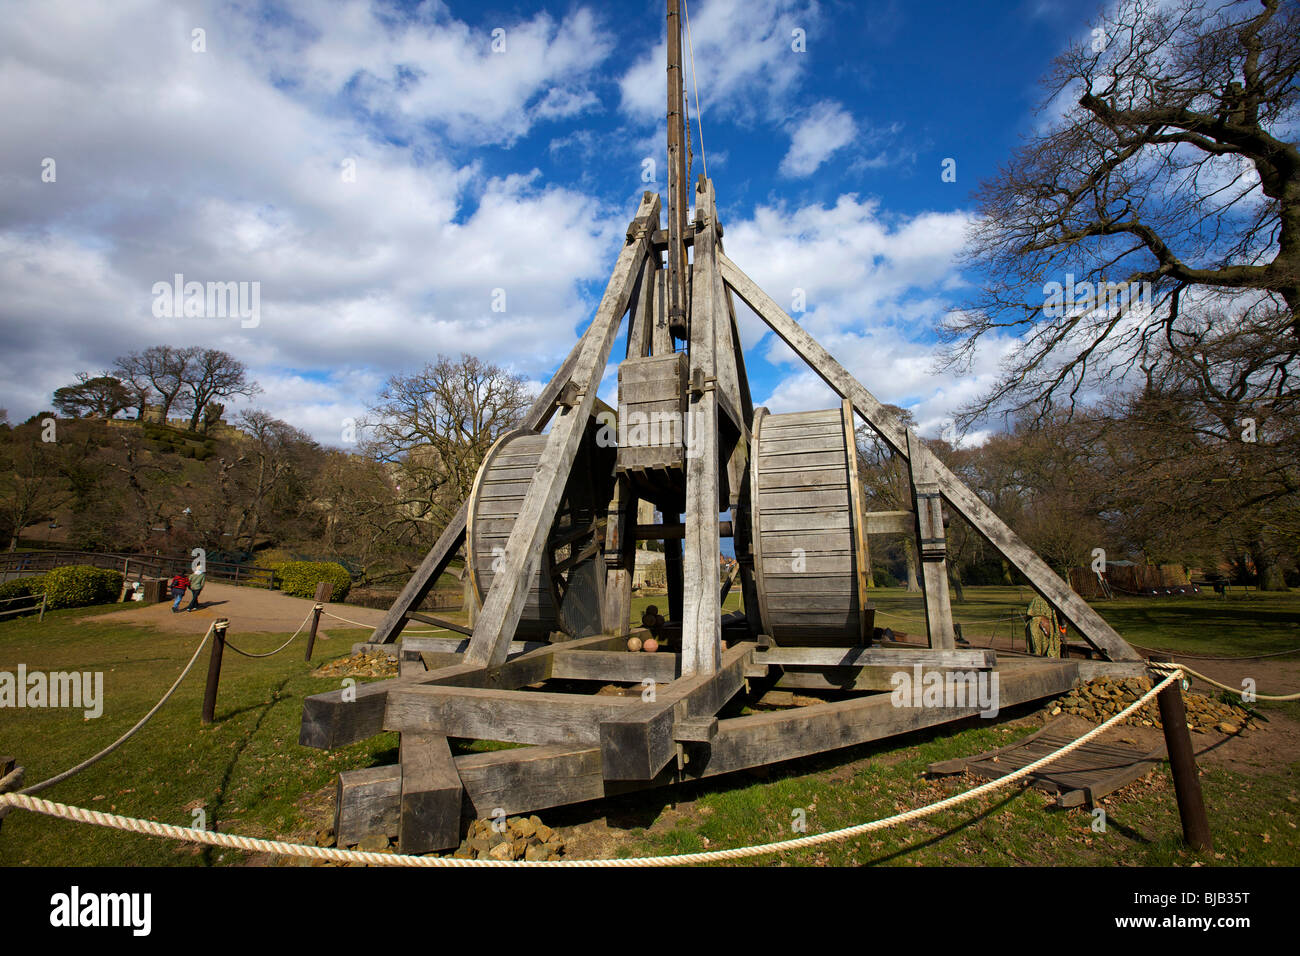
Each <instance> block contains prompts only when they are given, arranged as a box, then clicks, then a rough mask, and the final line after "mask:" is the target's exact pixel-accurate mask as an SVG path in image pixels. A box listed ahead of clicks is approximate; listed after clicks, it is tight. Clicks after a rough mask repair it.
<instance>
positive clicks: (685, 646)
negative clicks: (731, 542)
mask: <svg viewBox="0 0 1300 956" xmlns="http://www.w3.org/2000/svg"><path fill="white" fill-rule="evenodd" d="M695 211H696V212H695V221H696V231H695V262H694V268H693V273H692V275H693V280H694V282H693V291H692V293H691V315H690V343H691V349H690V392H691V395H690V410H689V413H688V414H689V415H690V418H689V424H688V427H687V429H686V435H687V448H686V540H685V543H684V545H683V553H682V581H683V590H682V648H681V655H682V657H681V661H682V677H694V676H700V677H707V676H708V675H710V674H714V673H716V672H717V670H718V665H719V664H720V663H721V656H722V609H721V607H720V606H719V604H718V554H719V549H718V511H719V510H720V501H719V495H720V491H719V487H718V460H719V459H718V455H719V452H718V389H719V387H720V386H719V383H718V365H717V354H716V345H717V336H716V335H715V333H714V327H715V324H716V323H717V321H718V320H719V314H720V312H721V306H722V303H721V302H718V301H717V287H716V284H715V283H714V270H715V269H716V268H717V261H716V250H715V248H714V237H715V236H716V234H717V233H716V228H717V223H716V212H715V208H714V197H713V184H712V183H711V182H709V180H707V179H705V178H704V177H703V176H701V177H700V181H699V186H698V187H697V189H696V194H695Z"/></svg>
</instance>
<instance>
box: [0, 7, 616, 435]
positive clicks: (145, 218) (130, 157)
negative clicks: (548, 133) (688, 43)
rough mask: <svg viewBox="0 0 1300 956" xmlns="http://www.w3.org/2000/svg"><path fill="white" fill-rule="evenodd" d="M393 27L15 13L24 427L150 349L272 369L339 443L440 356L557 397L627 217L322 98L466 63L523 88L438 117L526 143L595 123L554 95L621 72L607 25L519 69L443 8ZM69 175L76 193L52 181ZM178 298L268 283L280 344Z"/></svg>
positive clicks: (266, 297)
mask: <svg viewBox="0 0 1300 956" xmlns="http://www.w3.org/2000/svg"><path fill="white" fill-rule="evenodd" d="M336 9H337V22H335V21H334V20H332V19H331V18H332V17H334V16H335V12H334V11H336ZM376 9H377V8H375V7H373V6H372V5H370V4H365V3H349V4H346V5H343V6H339V7H337V8H336V6H335V5H332V4H323V5H311V4H304V5H295V6H294V8H293V10H294V16H295V17H296V18H297V19H295V20H293V21H292V22H291V23H289V24H279V23H275V22H268V21H267V20H265V19H263V18H261V17H259V16H256V15H247V16H246V15H245V12H244V11H242V10H241V9H240V8H236V7H232V6H226V5H220V6H218V5H213V6H206V5H200V4H193V5H189V6H181V7H175V8H173V7H166V6H150V5H147V4H143V3H139V4H131V5H126V4H122V5H116V4H114V5H95V6H92V7H91V8H76V9H72V8H70V7H68V8H65V7H60V6H56V5H53V4H45V3H40V2H35V3H30V4H26V5H24V6H22V7H21V8H20V9H16V10H11V11H9V12H10V22H11V26H12V29H6V31H4V33H3V34H2V35H0V111H2V112H3V114H4V116H5V117H6V126H7V129H6V136H5V137H4V138H3V140H0V282H3V287H4V288H5V290H6V295H5V296H4V297H3V299H2V300H0V323H3V327H4V328H5V330H6V337H7V345H6V349H5V350H4V351H3V353H2V354H0V377H2V378H3V381H4V382H5V397H4V400H3V401H2V402H0V404H3V405H4V406H6V407H7V408H8V409H9V411H10V414H11V417H14V418H22V417H26V416H27V415H29V414H31V413H33V412H36V411H39V410H42V409H44V408H45V407H47V406H48V403H49V396H50V394H51V393H52V391H53V390H54V389H55V388H57V387H59V386H61V385H64V384H67V382H68V381H70V380H71V378H72V375H73V372H74V371H76V370H87V371H92V372H93V371H98V370H100V369H104V368H107V367H108V366H109V365H110V364H111V362H112V360H113V359H114V358H115V357H116V356H117V355H120V354H123V353H125V352H127V351H130V350H132V349H138V348H142V347H145V346H148V345H153V344H160V343H170V344H175V345H203V346H209V347H216V348H222V349H225V350H227V351H230V352H232V353H233V354H235V355H236V356H238V357H239V358H240V359H242V360H243V361H245V362H246V363H247V364H248V365H249V366H250V369H251V371H252V374H253V377H254V378H255V379H257V381H259V382H260V383H261V385H262V386H263V388H264V392H263V393H262V394H261V395H260V396H258V398H257V404H258V405H259V406H261V407H265V408H267V410H269V411H270V412H271V413H272V414H275V415H277V416H279V417H282V418H285V419H286V420H289V421H292V422H294V423H295V424H299V425H300V426H301V427H305V428H309V429H311V430H312V431H313V434H316V435H317V437H318V438H320V439H321V440H323V441H330V442H337V441H338V434H339V431H340V424H339V423H340V421H341V419H342V418H345V417H350V416H355V415H356V414H357V413H358V412H359V411H360V409H361V407H362V406H363V405H364V403H365V402H366V401H367V400H369V399H370V398H371V397H372V396H373V394H374V390H375V387H376V386H377V384H378V383H379V382H380V381H381V380H382V379H383V378H384V377H386V376H387V375H388V374H391V373H392V372H394V371H403V370H406V371H413V370H415V369H416V368H418V367H419V366H420V365H422V364H423V363H424V362H425V361H429V360H432V359H433V358H434V357H435V356H436V355H437V354H438V353H446V354H451V355H455V354H458V353H460V352H462V351H464V352H472V353H475V354H478V355H480V356H482V357H484V358H486V359H489V360H492V361H496V362H498V363H501V364H504V365H506V366H508V367H510V368H512V369H514V370H517V371H520V372H522V373H524V374H528V375H534V376H537V375H541V374H543V373H545V372H547V371H548V370H549V369H550V368H552V367H553V366H554V364H555V363H556V362H557V361H558V360H559V359H560V358H562V357H563V355H564V354H565V353H566V352H567V351H568V348H569V345H570V344H571V342H572V339H573V333H574V330H575V328H576V327H577V326H578V325H579V324H580V323H581V322H582V321H583V320H584V319H586V318H587V317H589V315H590V311H591V308H592V306H593V305H594V300H595V298H598V297H599V294H600V288H601V287H603V281H604V279H605V276H606V274H607V270H608V267H609V265H610V264H611V262H612V260H613V257H614V255H615V254H616V252H617V250H618V248H619V239H620V237H621V234H622V230H623V228H624V227H625V225H626V218H627V211H626V209H624V208H623V207H622V206H618V207H614V206H612V205H610V206H607V205H605V204H603V203H601V202H600V201H598V200H596V201H593V198H592V197H591V196H590V195H588V194H583V193H579V192H577V191H576V190H574V189H573V188H569V187H566V186H562V185H557V184H555V183H551V182H547V181H545V180H543V179H542V178H541V177H540V176H539V175H538V174H537V172H536V171H531V172H524V173H516V174H513V175H489V174H486V173H485V172H484V171H483V170H482V168H481V167H480V166H479V165H478V164H477V163H470V164H469V165H460V164H458V163H457V162H456V160H455V159H454V158H453V157H452V155H450V153H449V152H448V150H447V148H446V147H445V144H444V142H443V140H442V139H437V138H431V139H427V140H425V141H422V142H418V143H416V142H407V141H404V140H393V139H390V138H388V137H384V136H378V135H376V134H375V128H374V123H373V122H372V120H373V117H371V116H370V115H368V114H362V115H358V114H356V113H355V111H352V110H335V109H332V108H330V107H329V106H328V105H322V102H321V98H320V97H318V96H317V95H316V94H317V92H318V91H328V90H330V89H331V88H333V87H332V86H331V84H333V85H334V86H338V85H346V84H347V83H348V79H347V77H349V76H354V77H355V76H356V75H358V70H360V69H361V68H362V67H353V68H348V67H347V66H346V64H347V62H348V60H349V58H354V59H355V63H357V64H361V65H362V66H364V69H365V71H366V72H367V74H368V75H372V76H375V77H387V78H388V79H389V80H392V78H393V76H394V75H395V74H394V70H395V69H396V67H395V64H400V63H403V62H406V61H407V59H410V60H411V62H415V61H417V60H418V61H420V62H425V61H426V60H427V61H428V64H429V65H428V66H427V69H426V74H427V75H428V77H432V76H433V73H432V72H430V71H432V70H434V66H433V65H432V64H433V62H434V61H435V60H437V57H436V56H435V55H434V54H435V52H437V51H438V50H443V51H444V52H445V55H446V56H449V57H453V58H454V57H457V56H459V57H461V58H469V59H470V60H473V61H474V63H475V64H476V66H475V68H476V69H479V70H481V71H490V70H494V69H495V70H502V71H505V73H509V74H511V78H507V77H505V75H504V74H503V75H502V77H500V78H499V82H497V83H496V84H495V85H494V84H493V83H491V82H489V81H488V80H483V82H484V83H485V84H486V86H485V87H483V88H480V89H479V91H478V93H477V94H475V95H476V96H477V97H478V99H473V97H471V100H473V102H472V103H471V106H470V107H466V106H465V102H464V98H463V97H462V98H461V100H462V101H461V103H460V104H459V105H454V106H447V107H446V110H447V111H446V112H444V113H442V114H439V116H438V117H436V118H438V119H440V120H441V121H442V122H443V123H444V124H445V126H446V127H447V129H448V130H452V129H454V130H455V131H457V132H458V133H463V134H464V135H466V136H470V137H475V136H481V135H486V134H484V133H482V131H481V130H478V129H477V127H476V126H475V123H479V122H480V121H481V122H482V123H484V124H486V125H485V126H484V128H485V129H486V128H487V127H489V126H492V124H493V123H497V124H499V125H500V128H501V129H502V130H504V131H505V133H503V134H502V135H513V134H512V133H511V131H512V130H514V131H518V130H520V129H522V128H524V126H525V125H526V124H527V123H529V122H534V121H537V120H538V119H539V118H540V117H542V116H543V115H545V114H548V113H550V114H560V113H565V112H572V111H573V110H576V109H583V108H586V104H588V103H589V98H588V96H587V95H586V93H584V92H583V91H582V90H581V89H578V90H576V91H572V90H571V91H569V92H564V91H563V88H562V87H556V86H553V85H552V81H553V79H554V77H555V75H557V74H558V73H561V72H566V73H572V74H574V75H580V74H581V72H582V70H583V69H585V68H586V67H587V66H588V65H589V64H590V63H592V62H593V60H594V59H596V58H598V57H599V56H601V55H603V54H602V53H601V47H600V45H599V43H597V42H596V41H595V40H594V39H593V38H594V37H595V33H594V32H593V31H594V30H595V26H594V24H595V21H594V19H593V18H592V17H591V16H590V15H589V14H586V13H585V12H583V11H581V10H580V11H577V12H576V13H574V14H573V15H572V16H570V17H568V18H567V19H566V20H565V22H564V23H563V24H562V25H556V24H554V23H552V22H550V21H549V20H547V19H546V18H545V17H541V16H539V17H534V18H533V19H532V20H529V21H525V22H523V23H521V24H516V25H513V26H512V25H509V24H508V25H507V34H506V42H507V50H509V51H513V53H508V54H502V55H497V54H492V53H491V52H490V46H489V45H488V43H486V42H485V43H484V44H483V45H482V48H481V49H480V48H477V47H474V46H473V44H471V43H470V42H469V41H470V39H472V37H470V33H471V32H472V31H469V28H468V27H465V26H464V25H463V24H458V23H457V22H456V21H453V20H451V19H450V18H449V15H448V14H447V13H446V11H445V9H443V8H442V7H440V6H438V5H427V6H426V7H425V8H421V11H420V16H419V17H417V19H416V20H415V21H414V22H413V23H408V24H405V25H394V24H391V23H387V22H381V21H380V19H379V14H378V13H377V12H376ZM194 24H206V25H207V35H206V47H207V51H206V52H205V53H196V52H194V51H193V49H192V48H191V28H192V27H193V25H194ZM352 27H355V31H356V32H354V33H349V29H350V28H352ZM254 34H256V35H257V37H258V42H257V43H252V42H246V41H247V39H248V38H249V37H252V36H253V35H254ZM449 37H450V38H451V39H448V38H449ZM457 37H459V38H460V40H461V41H462V46H461V47H455V45H454V44H453V43H452V40H454V39H455V38H457ZM369 43H373V44H376V45H377V46H378V47H380V48H382V49H380V50H370V47H369V46H368V45H367V44H369ZM440 43H445V44H451V45H448V46H446V47H445V49H444V48H443V47H439V46H437V44H440ZM293 44H297V45H299V46H300V47H301V48H302V49H304V50H308V51H310V50H314V51H315V53H314V54H312V56H309V57H307V60H306V65H304V66H302V67H301V69H300V74H299V75H298V77H297V79H296V80H291V79H289V78H286V76H285V75H284V73H283V72H281V71H276V70H273V69H271V67H270V65H269V64H270V63H271V61H272V60H273V59H274V56H273V53H274V51H275V50H278V49H283V48H285V47H287V46H290V45H293ZM390 47H395V49H390ZM417 54H418V55H417ZM511 55H517V56H518V57H519V58H520V61H526V68H525V67H524V66H521V65H520V63H519V62H516V61H512V60H510V59H509V58H508V57H509V56H511ZM493 56H505V57H507V58H506V59H502V60H499V61H498V60H494V59H489V57H493ZM566 62H571V64H572V65H573V70H572V71H566V70H565V63H566ZM512 64H513V65H512ZM349 69H351V72H349ZM431 82H433V79H425V80H421V79H419V78H414V79H412V80H411V81H410V82H409V83H406V84H402V83H396V82H393V83H390V84H389V85H390V87H391V88H389V89H387V90H386V91H382V90H379V88H378V87H374V88H372V89H371V90H370V92H369V93H367V95H368V96H372V97H379V98H380V99H383V98H385V97H386V98H387V100H385V102H386V103H387V105H386V106H385V109H393V110H397V111H398V112H401V111H402V110H406V111H407V112H406V114H405V115H408V116H410V117H412V118H419V119H432V118H435V117H434V112H433V111H434V106H433V105H432V99H429V100H428V101H426V100H424V99H422V95H423V94H421V92H420V88H421V86H422V84H424V83H431ZM557 90H560V91H559V92H557ZM426 92H427V91H426ZM450 92H452V93H455V92H456V90H455V89H452V90H451V91H450ZM448 99H449V100H450V101H455V100H456V97H455V96H451V97H449V98H448ZM375 102H379V100H375ZM403 104H405V105H403ZM471 107H472V108H471ZM476 109H481V110H483V111H484V112H483V113H482V115H481V116H479V115H478V114H475V115H476V116H478V118H477V119H474V118H472V117H470V116H469V114H470V113H473V112H474V110H476ZM457 111H463V112H464V113H465V116H463V117H462V116H459V113H458V112H457ZM47 158H49V159H52V160H54V161H55V164H56V165H55V169H56V171H57V172H56V177H55V179H54V181H53V182H46V181H43V180H42V177H41V173H42V168H43V167H42V161H43V160H44V159H47ZM176 273H181V274H183V275H184V277H185V279H186V280H194V281H200V282H208V281H223V282H224V281H248V282H253V281H256V282H260V283H261V316H260V322H259V323H258V324H257V326H256V327H253V328H243V327H241V324H240V322H239V321H238V320H237V319H217V318H211V319H159V318H155V317H154V316H153V314H152V311H151V306H152V301H153V295H152V291H151V290H152V287H153V285H154V283H156V282H159V281H166V282H170V281H171V279H172V277H173V275H175V274H176ZM497 290H500V295H498V294H497ZM494 305H496V306H498V308H499V307H500V306H501V305H504V311H497V310H496V309H494ZM231 411H232V413H233V412H235V411H237V409H236V408H232V410H231Z"/></svg>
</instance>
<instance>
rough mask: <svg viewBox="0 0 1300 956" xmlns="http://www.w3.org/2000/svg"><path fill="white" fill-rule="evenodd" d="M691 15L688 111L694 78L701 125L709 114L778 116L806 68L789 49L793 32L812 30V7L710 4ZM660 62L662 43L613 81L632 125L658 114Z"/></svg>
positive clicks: (762, 0)
mask: <svg viewBox="0 0 1300 956" xmlns="http://www.w3.org/2000/svg"><path fill="white" fill-rule="evenodd" d="M692 13H693V14H694V15H693V16H692V17H691V21H690V26H691V30H690V32H691V39H692V40H693V43H694V47H695V62H694V69H695V73H694V75H692V73H691V69H692V67H691V61H690V58H689V51H688V52H687V53H686V54H685V55H684V57H683V60H684V64H685V71H686V83H687V90H688V91H689V92H690V94H691V106H692V110H694V95H695V93H694V91H695V87H696V81H698V86H699V91H700V96H701V97H702V102H701V111H702V112H703V114H704V119H705V122H706V123H707V122H708V120H709V118H710V117H728V118H732V119H738V120H741V121H745V122H750V121H754V120H756V119H766V120H773V119H778V118H780V117H783V116H784V115H785V114H786V108H787V103H788V98H789V96H790V95H791V93H793V92H794V91H795V90H796V89H797V87H798V84H799V81H800V79H801V78H802V77H803V75H804V74H805V72H806V70H807V65H808V59H807V58H808V56H809V54H808V53H806V52H798V51H797V50H796V49H795V47H796V45H797V44H796V33H795V31H803V35H804V36H805V37H807V36H808V35H810V34H812V33H813V31H814V29H815V28H816V27H817V25H818V23H819V22H820V19H821V13H820V10H819V8H818V5H817V4H816V3H815V2H809V0H709V2H706V3H703V4H701V5H700V7H699V8H698V9H693V10H692ZM682 32H683V36H682V42H683V46H684V47H685V45H686V42H687V38H686V35H685V33H686V31H685V30H683V31H682ZM667 59H668V47H667V42H666V40H665V41H664V42H661V43H659V44H658V45H657V46H655V47H654V48H653V49H650V50H647V51H646V53H644V54H643V55H642V56H641V57H640V58H639V59H637V61H636V62H635V63H634V64H633V65H632V66H631V67H630V68H629V69H628V71H627V72H626V73H625V74H624V75H623V77H622V79H621V80H620V81H619V88H620V91H621V94H622V99H621V108H622V110H623V111H624V112H625V113H626V114H627V115H629V116H630V117H631V118H633V119H634V120H636V121H638V122H641V123H648V122H654V121H656V120H658V119H659V118H660V117H661V116H662V115H663V113H664V105H665V100H666V96H667V89H666V85H665V81H664V64H665V63H666V62H667Z"/></svg>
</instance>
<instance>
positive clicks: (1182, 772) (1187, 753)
mask: <svg viewBox="0 0 1300 956" xmlns="http://www.w3.org/2000/svg"><path fill="white" fill-rule="evenodd" d="M1151 660H1153V661H1163V662H1170V663H1172V661H1173V658H1172V657H1170V656H1169V655H1168V654H1152V655H1151ZM1179 683H1180V682H1179V681H1174V682H1173V683H1172V684H1170V685H1169V686H1168V687H1166V688H1165V689H1164V690H1162V691H1161V692H1160V693H1159V694H1158V695H1156V703H1158V704H1159V706H1160V723H1161V724H1162V725H1163V726H1164V731H1165V749H1166V750H1168V752H1169V767H1170V770H1171V771H1172V772H1173V776H1174V796H1175V798H1176V799H1177V801H1178V816H1179V817H1180V818H1181V820H1182V822H1183V842H1185V843H1186V844H1187V845H1188V846H1190V847H1191V848H1192V849H1194V850H1213V849H1214V840H1213V838H1212V837H1211V836H1210V821H1209V819H1208V818H1207V817H1206V815H1205V801H1204V799H1203V798H1202V796H1201V780H1200V777H1199V776H1197V771H1196V755H1195V754H1194V753H1193V752H1192V737H1191V734H1189V733H1188V732H1187V708H1186V706H1185V705H1184V704H1183V692H1182V688H1181V687H1179V686H1178V685H1179Z"/></svg>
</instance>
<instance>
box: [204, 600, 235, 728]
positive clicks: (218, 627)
mask: <svg viewBox="0 0 1300 956" xmlns="http://www.w3.org/2000/svg"><path fill="white" fill-rule="evenodd" d="M229 625H230V622H229V621H227V620H226V619H225V618H221V619H220V620H218V621H217V622H216V623H215V624H213V625H212V654H211V656H209V657H208V684H207V686H206V687H205V688H204V689H203V715H202V720H203V723H205V724H210V723H212V719H213V715H214V714H215V713H216V710H217V684H218V683H220V681H221V657H222V655H223V654H225V651H226V628H227V627H229Z"/></svg>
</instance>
